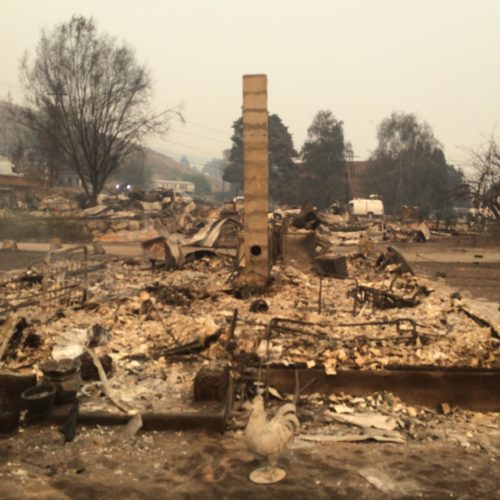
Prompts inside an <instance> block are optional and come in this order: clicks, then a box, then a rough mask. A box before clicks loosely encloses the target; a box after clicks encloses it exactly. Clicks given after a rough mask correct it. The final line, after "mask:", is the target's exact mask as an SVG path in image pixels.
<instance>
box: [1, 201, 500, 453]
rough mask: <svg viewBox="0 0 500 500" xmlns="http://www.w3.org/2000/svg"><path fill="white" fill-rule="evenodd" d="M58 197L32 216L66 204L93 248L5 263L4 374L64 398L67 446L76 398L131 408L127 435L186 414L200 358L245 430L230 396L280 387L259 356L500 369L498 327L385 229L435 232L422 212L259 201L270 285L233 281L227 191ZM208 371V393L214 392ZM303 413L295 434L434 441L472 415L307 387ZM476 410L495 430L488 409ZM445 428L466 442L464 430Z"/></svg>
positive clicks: (93, 407)
mask: <svg viewBox="0 0 500 500" xmlns="http://www.w3.org/2000/svg"><path fill="white" fill-rule="evenodd" d="M58 196H59V197H57V196H52V197H48V198H46V199H44V200H39V201H38V205H37V207H36V208H37V210H36V211H35V212H37V213H36V215H38V216H40V213H39V212H42V211H50V210H52V213H51V216H54V214H55V207H58V209H57V210H58V215H59V216H63V215H64V214H62V215H61V210H63V209H64V210H66V211H67V213H66V216H67V215H68V214H70V215H71V216H72V217H73V216H74V217H81V218H82V220H83V221H84V224H85V228H86V229H85V230H86V232H87V236H89V237H91V238H92V242H93V243H92V244H91V245H86V246H85V245H84V246H78V247H72V248H70V249H69V250H63V249H57V247H58V246H60V245H58V244H57V242H56V243H55V244H54V248H52V249H51V251H50V252H49V254H48V255H47V256H46V257H45V258H44V259H41V260H40V261H38V262H34V263H33V264H32V265H31V266H29V268H28V269H25V270H23V271H17V272H5V273H3V275H1V276H0V280H1V286H0V373H2V372H3V373H4V374H9V376H10V374H20V375H22V374H30V375H33V374H34V375H35V376H36V380H37V382H38V384H42V385H43V384H49V385H50V384H53V385H55V386H56V389H57V391H56V400H55V404H56V405H57V404H66V405H69V406H68V412H67V418H66V419H65V421H64V422H63V424H62V426H61V431H62V433H63V436H64V440H65V441H70V440H72V439H73V437H74V435H75V433H76V432H77V430H76V428H77V421H78V415H79V413H81V412H84V411H87V412H88V411H107V412H118V413H120V412H121V413H125V414H128V415H129V416H130V418H131V420H130V423H129V427H130V428H131V429H132V431H131V432H132V435H135V434H136V433H137V432H138V430H139V429H140V428H141V426H142V421H141V420H140V416H141V414H145V413H148V412H149V413H154V412H159V413H162V412H177V413H182V412H186V411H190V408H191V407H192V405H193V400H194V401H196V400H199V399H200V396H199V395H198V396H197V397H193V395H196V391H197V390H199V386H197V384H196V377H197V376H199V375H197V374H199V373H200V371H201V370H202V369H206V368H207V367H208V368H209V367H218V368H219V369H221V370H222V371H223V372H224V373H227V374H228V375H229V376H230V378H231V381H232V383H231V391H232V393H233V398H232V405H231V408H230V409H229V410H230V411H229V414H228V416H229V418H228V419H227V428H233V429H241V428H242V427H243V426H244V421H243V420H242V417H241V412H240V409H241V407H242V405H243V403H244V401H245V400H247V399H248V398H251V397H252V395H253V394H254V393H255V385H256V384H257V385H258V384H259V383H260V384H261V385H264V386H265V389H266V392H265V393H266V398H267V399H268V400H269V402H272V401H275V400H279V401H281V400H286V399H287V398H288V399H290V398H291V396H290V395H286V394H281V393H280V391H278V390H277V389H276V388H274V387H273V386H272V385H269V383H266V384H265V383H264V382H263V380H264V379H266V376H265V374H266V371H268V370H269V369H270V368H272V367H288V368H289V369H291V370H292V371H291V376H292V377H293V368H297V367H300V368H309V369H312V368H316V369H318V368H320V369H322V370H324V372H325V373H326V374H327V375H329V376H335V375H336V374H338V373H341V372H343V371H349V370H359V371H383V370H390V369H392V368H401V367H406V368H408V367H410V368H412V367H414V368H422V367H429V366H431V367H434V368H436V367H442V368H445V369H453V368H463V369H485V370H500V352H499V337H498V335H499V331H498V324H496V323H495V322H494V321H490V320H488V319H487V318H485V317H484V315H482V314H479V313H477V312H475V309H474V307H473V306H472V305H470V304H469V303H468V302H467V301H466V300H463V299H462V297H461V295H460V293H457V292H453V290H451V289H448V288H446V286H445V285H443V284H442V283H437V282H431V281H429V280H427V279H425V278H423V277H420V276H417V275H416V273H414V271H413V269H412V267H411V266H410V265H409V264H408V262H407V261H406V260H405V258H404V256H403V255H402V253H401V252H400V251H398V249H397V243H398V242H401V241H408V240H413V241H421V242H425V241H427V240H428V239H429V238H430V237H431V234H432V233H433V231H432V227H431V226H430V225H427V224H425V223H424V222H422V221H410V222H407V223H401V222H393V223H389V222H387V221H386V222H382V221H364V222H360V221H358V220H356V219H353V218H349V217H347V216H343V215H337V214H333V213H328V212H318V211H316V210H315V209H314V208H313V207H309V206H304V207H302V209H278V210H276V211H274V212H272V213H270V214H269V235H270V249H271V250H270V251H271V256H270V258H271V261H272V267H271V272H270V276H271V278H270V282H269V284H268V287H267V288H266V289H264V290H252V289H251V288H248V287H246V288H245V289H241V288H237V287H235V283H236V279H235V278H236V276H237V275H238V273H239V272H240V271H241V267H242V266H243V265H244V256H243V258H242V256H241V255H240V253H239V251H238V249H239V246H240V240H241V234H242V214H241V211H238V210H237V207H235V205H234V204H232V203H225V204H224V205H223V206H222V207H218V208H213V207H211V206H209V205H208V204H205V203H202V202H198V201H196V200H194V201H193V200H191V201H188V202H186V201H176V202H174V201H173V200H170V199H168V197H166V196H165V193H163V194H162V195H161V196H160V195H159V194H158V193H157V194H155V195H152V194H149V195H144V194H143V195H142V196H139V195H137V194H135V195H133V196H132V195H126V194H120V195H116V196H109V197H107V198H106V197H104V198H103V199H102V200H101V203H100V204H99V205H98V206H97V207H92V208H90V209H85V210H83V211H82V210H80V209H79V208H78V206H77V205H76V204H75V203H74V202H73V201H72V200H68V199H67V198H64V199H63V198H62V195H58ZM59 198H61V199H59ZM455 230H456V229H455ZM311 238H312V241H313V244H312V245H311V244H310V242H311ZM120 241H139V242H140V244H141V246H142V252H143V253H142V256H141V257H136V258H119V257H113V256H108V255H106V254H105V253H104V250H103V245H104V244H106V243H109V242H120ZM14 243H15V242H14ZM380 243H386V245H384V246H381V245H380ZM376 244H378V245H376ZM424 244H425V243H424ZM349 245H351V246H349ZM353 245H354V246H353ZM343 247H346V248H343ZM4 248H5V249H6V250H13V251H14V250H15V244H13V242H7V243H5V242H4ZM214 384H215V385H214ZM217 384H219V382H217V381H215V382H213V384H212V383H209V384H208V389H207V390H208V391H209V392H210V390H212V391H213V387H216V388H217V391H219V392H220V390H219V389H220V387H219V385H220V384H219V385H217ZM197 387H198V389H197ZM223 387H224V390H228V387H227V386H226V385H224V384H223ZM312 387H313V388H314V384H313V386H312ZM7 392H9V391H7ZM7 392H6V391H5V390H3V392H2V389H1V388H0V414H1V415H2V418H1V419H0V423H2V425H4V426H5V425H7V423H6V422H9V418H12V415H11V414H12V411H11V410H12V408H11V402H12V394H11V393H12V391H10V396H9V394H7ZM202 392H203V391H202ZM223 392H224V391H223ZM6 394H7V395H6ZM15 396H16V395H15ZM17 396H19V395H17ZM222 397H223V396H221V395H219V399H220V398H222ZM9 398H10V399H9ZM201 399H203V397H201ZM9 401H10V402H9ZM14 406H15V405H14ZM21 409H22V408H21ZM298 411H299V413H300V417H301V421H302V422H304V425H303V427H302V431H301V434H302V437H303V439H306V440H311V441H315V440H332V441H359V440H366V439H370V440H375V441H391V442H405V440H407V439H416V438H426V437H428V438H432V439H435V438H436V437H435V436H437V435H438V434H439V433H440V432H442V431H440V430H439V425H440V424H442V423H443V420H446V419H455V421H454V422H455V423H456V422H457V421H460V422H462V423H469V424H470V423H471V422H472V423H474V422H476V420H478V419H479V420H480V418H479V417H477V416H474V415H475V414H474V413H472V412H468V411H467V410H464V409H459V408H455V407H451V406H450V405H449V404H447V402H446V401H443V402H442V404H441V405H440V406H439V408H427V407H423V406H422V407H416V406H411V405H409V404H405V403H404V402H403V401H402V400H401V399H400V398H398V397H397V396H395V395H394V394H392V393H390V392H387V391H380V392H376V393H373V394H371V395H364V396H355V395H349V394H344V393H343V392H341V393H331V394H321V393H319V392H314V391H313V389H312V390H309V391H308V394H305V393H304V394H301V395H300V398H299V410H298ZM481 418H483V417H481ZM26 419H27V417H25V420H26ZM483 419H486V420H487V423H488V425H494V426H496V428H498V426H497V424H496V423H494V422H495V418H494V417H491V418H489V417H487V416H484V418H483ZM27 420H29V419H27ZM27 420H26V421H27ZM464 425H465V424H464ZM454 435H455V434H454ZM433 436H434V437H433ZM456 436H457V439H458V440H459V442H462V443H465V444H464V446H469V444H468V443H469V441H470V439H469V438H467V435H465V436H464V435H463V434H461V435H460V436H459V435H458V433H456Z"/></svg>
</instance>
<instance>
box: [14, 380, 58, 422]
mask: <svg viewBox="0 0 500 500" xmlns="http://www.w3.org/2000/svg"><path fill="white" fill-rule="evenodd" d="M21 399H22V400H23V401H24V403H25V404H26V408H27V409H28V412H29V413H30V414H31V415H33V416H36V417H43V416H45V415H48V414H49V413H50V412H51V411H52V408H53V406H54V401H55V399H56V387H55V385H54V384H43V385H38V386H36V387H31V388H30V389H26V390H25V391H24V392H23V393H22V394H21Z"/></svg>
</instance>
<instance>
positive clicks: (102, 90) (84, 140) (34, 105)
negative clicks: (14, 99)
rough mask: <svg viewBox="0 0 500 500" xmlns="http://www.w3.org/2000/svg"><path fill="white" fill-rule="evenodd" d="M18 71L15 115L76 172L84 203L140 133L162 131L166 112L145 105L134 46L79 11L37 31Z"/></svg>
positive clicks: (147, 86) (140, 139)
mask: <svg viewBox="0 0 500 500" xmlns="http://www.w3.org/2000/svg"><path fill="white" fill-rule="evenodd" d="M21 78H22V82H23V85H24V88H25V95H26V101H27V103H28V108H27V109H25V108H22V109H21V111H22V112H21V113H20V117H19V120H20V121H22V122H23V123H25V124H26V125H27V126H29V127H30V128H31V129H35V130H37V132H38V136H39V137H41V138H42V139H43V141H44V142H45V143H46V144H47V147H48V148H50V149H55V150H56V151H57V153H58V155H59V157H60V160H61V161H60V163H61V164H63V165H67V166H68V167H69V168H71V169H72V170H73V171H74V172H76V173H77V174H78V176H79V178H80V180H81V182H82V186H83V189H84V190H85V193H86V194H87V197H88V199H89V202H90V203H91V204H95V203H96V200H97V195H98V193H99V192H100V191H101V190H102V188H103V186H104V183H105V182H106V179H108V177H109V176H110V175H111V173H113V172H114V171H115V170H116V169H117V168H118V167H119V166H120V165H121V164H122V162H123V160H124V159H125V158H127V157H128V156H129V155H130V154H132V153H133V152H134V151H136V150H137V149H138V148H140V147H141V145H142V144H143V143H144V141H145V139H146V138H147V136H148V135H150V134H152V133H155V132H158V133H163V132H165V131H166V130H167V124H168V120H169V118H170V117H171V115H172V110H165V111H163V112H160V113H154V112H152V111H150V107H149V103H150V96H151V90H152V82H151V77H150V75H149V72H148V71H147V69H146V68H145V67H144V66H141V65H139V64H138V63H137V61H136V58H135V54H134V51H133V50H132V49H130V48H129V47H127V46H126V45H123V44H118V43H117V41H116V40H115V39H114V38H111V37H110V36H108V35H106V34H101V33H98V31H97V29H96V26H95V24H94V21H93V20H92V19H89V18H85V17H81V16H73V17H72V18H71V20H70V21H69V22H67V23H63V24H61V25H59V26H57V27H56V28H55V29H54V30H53V31H51V32H50V33H47V32H43V33H42V36H41V38H40V41H39V43H38V47H37V50H36V55H35V58H34V60H33V61H30V60H29V58H28V57H27V56H25V58H24V60H23V61H22V64H21Z"/></svg>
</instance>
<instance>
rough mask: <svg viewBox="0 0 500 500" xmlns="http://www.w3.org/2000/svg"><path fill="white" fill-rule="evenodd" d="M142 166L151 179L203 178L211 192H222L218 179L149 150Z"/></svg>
mask: <svg viewBox="0 0 500 500" xmlns="http://www.w3.org/2000/svg"><path fill="white" fill-rule="evenodd" d="M144 166H145V168H147V169H148V170H149V172H150V174H151V178H152V179H169V180H183V179H184V178H185V177H186V176H196V177H204V178H205V179H206V180H207V181H208V182H209V183H210V186H211V188H212V191H221V190H222V182H221V181H220V180H219V179H215V178H214V177H209V176H207V175H205V174H203V173H201V172H200V171H199V170H198V169H196V168H194V167H190V166H186V165H183V164H182V163H179V162H178V161H176V160H174V159H173V158H171V157H170V156H167V155H164V154H163V153H159V152H158V151H154V150H152V149H149V148H147V149H146V159H145V161H144Z"/></svg>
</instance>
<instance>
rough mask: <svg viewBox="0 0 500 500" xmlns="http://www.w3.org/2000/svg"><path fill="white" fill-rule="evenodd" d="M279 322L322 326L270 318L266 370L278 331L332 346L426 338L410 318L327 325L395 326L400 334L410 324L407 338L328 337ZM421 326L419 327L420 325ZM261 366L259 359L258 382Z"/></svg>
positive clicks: (267, 331)
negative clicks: (404, 325) (271, 345)
mask: <svg viewBox="0 0 500 500" xmlns="http://www.w3.org/2000/svg"><path fill="white" fill-rule="evenodd" d="M280 322H284V323H292V324H297V325H304V326H323V325H322V324H320V323H314V322H309V321H302V320H298V319H288V318H280V317H274V318H271V320H270V321H269V323H268V326H267V328H266V335H265V340H266V355H265V362H266V369H267V366H268V360H269V351H270V340H271V338H272V335H273V332H274V331H279V332H282V333H292V334H297V335H307V336H311V337H313V338H317V339H319V340H322V341H325V342H327V343H330V344H334V345H335V346H337V345H338V344H343V345H346V344H355V343H356V342H360V341H364V342H382V341H389V342H407V341H408V342H415V341H416V339H417V338H418V336H419V335H421V336H426V335H427V334H418V332H417V330H416V328H417V325H418V323H416V321H415V320H413V319H412V318H395V319H389V320H380V321H364V322H359V323H339V324H337V325H329V326H331V327H333V328H335V327H340V328H346V327H356V326H370V325H375V326H383V325H396V328H397V331H398V333H401V329H400V327H401V324H402V323H406V322H407V323H410V324H411V326H412V332H411V335H409V336H401V335H400V336H398V337H392V336H391V337H389V336H385V337H367V336H366V335H358V336H356V337H352V338H341V337H338V336H336V337H332V336H328V335H326V334H325V333H319V332H315V331H310V330H307V331H305V330H302V329H300V328H294V327H291V326H285V325H280ZM420 326H421V325H420ZM262 364H263V360H262V359H261V361H260V364H259V380H260V373H261V369H262Z"/></svg>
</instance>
